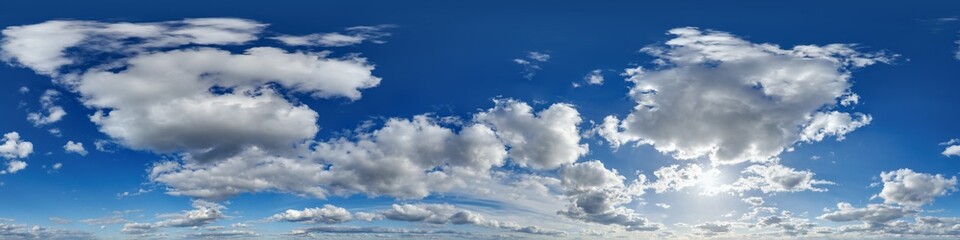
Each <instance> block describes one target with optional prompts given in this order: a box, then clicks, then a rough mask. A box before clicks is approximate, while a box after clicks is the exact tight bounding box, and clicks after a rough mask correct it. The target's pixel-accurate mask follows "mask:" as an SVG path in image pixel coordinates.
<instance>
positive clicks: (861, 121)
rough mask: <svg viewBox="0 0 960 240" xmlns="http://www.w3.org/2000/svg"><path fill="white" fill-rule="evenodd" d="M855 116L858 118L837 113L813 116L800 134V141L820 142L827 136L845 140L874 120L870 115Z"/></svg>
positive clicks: (821, 113)
mask: <svg viewBox="0 0 960 240" xmlns="http://www.w3.org/2000/svg"><path fill="white" fill-rule="evenodd" d="M854 115H856V116H857V117H856V118H854V117H853V116H851V115H850V114H849V113H843V112H837V111H831V112H826V113H825V112H818V113H816V114H814V115H813V118H812V119H811V120H810V123H809V124H807V126H806V127H804V128H803V132H801V133H800V140H801V141H805V142H819V141H821V140H823V138H824V137H826V136H836V137H837V140H843V139H844V137H843V135H845V134H847V133H849V132H852V131H853V130H856V129H857V128H860V127H863V126H866V125H867V124H870V121H872V120H873V118H872V117H870V115H863V114H854Z"/></svg>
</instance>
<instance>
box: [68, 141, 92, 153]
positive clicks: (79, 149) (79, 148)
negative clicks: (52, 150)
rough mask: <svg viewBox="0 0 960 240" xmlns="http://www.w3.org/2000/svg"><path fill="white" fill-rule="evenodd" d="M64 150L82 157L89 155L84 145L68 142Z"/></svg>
mask: <svg viewBox="0 0 960 240" xmlns="http://www.w3.org/2000/svg"><path fill="white" fill-rule="evenodd" d="M63 150H64V151H66V152H68V153H76V154H80V155H81V156H86V155H87V150H86V149H84V148H83V143H81V142H73V141H67V145H63Z"/></svg>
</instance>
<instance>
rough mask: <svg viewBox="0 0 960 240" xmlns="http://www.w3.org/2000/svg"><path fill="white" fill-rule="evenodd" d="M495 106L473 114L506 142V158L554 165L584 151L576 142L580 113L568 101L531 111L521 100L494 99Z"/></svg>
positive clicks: (539, 166) (531, 164)
mask: <svg viewBox="0 0 960 240" xmlns="http://www.w3.org/2000/svg"><path fill="white" fill-rule="evenodd" d="M494 102H495V103H496V106H495V107H493V108H491V109H489V110H487V111H486V112H482V113H478V114H476V115H475V116H474V118H475V119H476V121H478V122H481V123H484V124H487V125H489V126H491V127H492V128H493V129H494V130H495V131H496V133H497V136H498V137H500V139H502V140H503V141H504V142H505V143H506V144H507V146H509V147H510V153H509V155H510V159H511V160H513V161H514V162H516V163H517V164H519V165H520V166H524V167H527V166H529V167H531V168H534V169H555V168H557V167H560V165H563V164H569V163H573V162H575V161H576V160H577V159H578V158H579V157H580V156H582V155H585V154H586V153H587V151H588V148H587V145H586V144H580V133H579V130H578V129H577V125H579V124H580V122H581V121H582V120H581V118H580V113H579V112H578V111H577V110H576V109H575V108H574V107H573V106H571V105H569V104H561V103H557V104H553V105H551V106H550V107H549V108H547V109H544V110H541V111H539V112H537V113H536V114H534V112H533V108H532V107H530V105H527V104H526V103H524V102H520V101H516V100H512V99H507V100H495V101H494Z"/></svg>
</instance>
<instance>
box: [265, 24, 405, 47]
mask: <svg viewBox="0 0 960 240" xmlns="http://www.w3.org/2000/svg"><path fill="white" fill-rule="evenodd" d="M390 27H392V26H391V25H378V26H356V27H349V28H347V29H346V32H345V33H336V32H333V33H314V34H309V35H303V36H293V35H280V36H277V37H273V39H275V40H277V41H280V42H283V43H284V44H286V45H290V46H323V47H344V46H350V45H356V44H360V43H362V42H364V41H369V42H373V43H378V44H381V43H385V41H383V40H381V39H382V38H384V37H387V36H390V33H387V32H384V30H385V29H387V28H390Z"/></svg>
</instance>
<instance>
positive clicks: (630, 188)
mask: <svg viewBox="0 0 960 240" xmlns="http://www.w3.org/2000/svg"><path fill="white" fill-rule="evenodd" d="M560 176H561V179H562V183H563V188H564V190H565V195H567V197H568V199H569V200H570V204H569V206H568V207H567V209H565V210H561V211H558V212H557V213H558V214H560V215H562V216H566V217H568V218H571V219H576V220H580V221H585V222H591V223H598V224H603V225H619V226H622V227H624V228H625V229H626V230H627V231H656V230H658V229H661V228H663V225H662V224H660V223H655V222H652V221H650V220H648V219H646V218H644V217H642V216H640V214H639V213H637V212H636V211H634V210H633V209H630V208H626V207H624V206H623V205H625V204H628V203H630V202H632V201H633V200H634V197H637V196H640V195H642V194H643V187H644V184H645V183H644V181H645V178H642V175H641V177H640V178H639V179H637V180H635V181H634V182H633V183H631V184H630V185H626V184H624V182H623V179H624V177H623V176H620V175H619V174H618V173H617V171H616V170H609V169H607V168H606V167H604V166H603V163H601V162H600V161H588V162H582V163H575V164H572V165H566V166H565V167H564V168H563V169H561V170H560Z"/></svg>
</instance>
